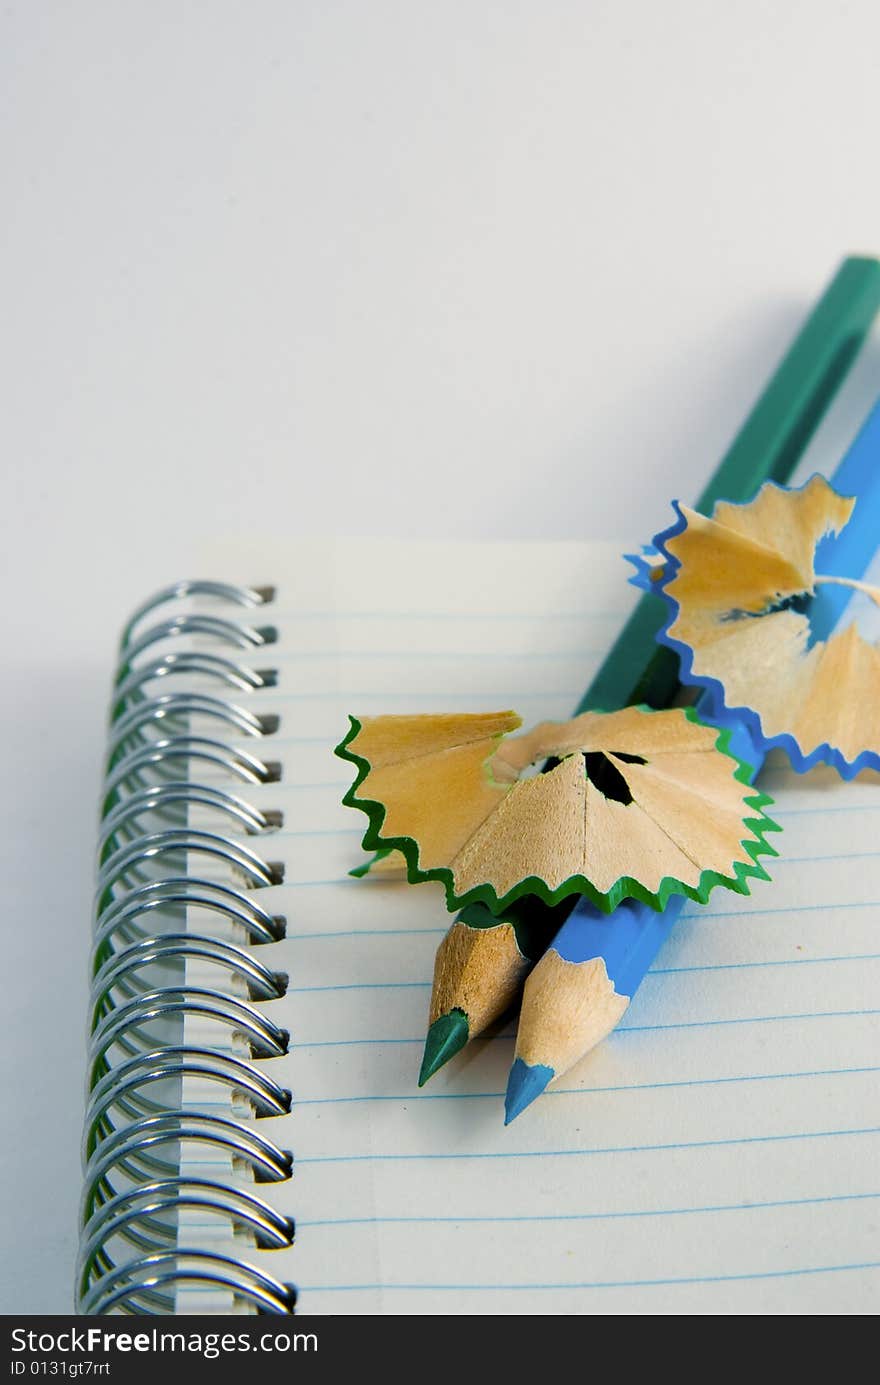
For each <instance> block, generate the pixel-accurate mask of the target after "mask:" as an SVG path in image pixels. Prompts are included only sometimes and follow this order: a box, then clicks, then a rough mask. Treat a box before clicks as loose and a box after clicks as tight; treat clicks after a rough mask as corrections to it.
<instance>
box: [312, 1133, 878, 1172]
mask: <svg viewBox="0 0 880 1385" xmlns="http://www.w3.org/2000/svg"><path fill="white" fill-rule="evenodd" d="M857 1135H880V1126H866V1127H865V1128H863V1129H857V1130H803V1131H800V1132H797V1133H795V1134H791V1135H742V1136H739V1137H737V1138H731V1139H725V1140H682V1141H678V1142H676V1143H674V1144H659V1145H595V1146H593V1148H591V1149H520V1150H513V1149H511V1150H491V1151H483V1152H467V1153H465V1152H462V1151H460V1150H459V1151H456V1152H455V1153H453V1154H446V1153H444V1154H439V1153H436V1154H435V1153H431V1154H425V1153H420V1154H376V1153H372V1154H315V1155H305V1156H304V1157H303V1158H301V1159H298V1160H297V1164H300V1165H302V1164H384V1163H403V1162H408V1163H413V1162H418V1161H419V1160H421V1159H430V1160H432V1161H436V1162H440V1163H444V1162H445V1163H449V1162H451V1161H455V1160H469V1159H472V1160H479V1161H481V1162H482V1161H483V1160H489V1159H584V1158H589V1157H591V1156H592V1155H595V1154H663V1153H668V1152H670V1151H672V1150H679V1149H721V1148H724V1147H726V1146H729V1145H756V1144H782V1143H784V1142H789V1141H790V1142H794V1141H796V1140H831V1139H838V1138H840V1137H841V1136H843V1137H850V1138H851V1137H853V1136H857Z"/></svg>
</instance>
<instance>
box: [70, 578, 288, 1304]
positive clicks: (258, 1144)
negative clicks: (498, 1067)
mask: <svg viewBox="0 0 880 1385" xmlns="http://www.w3.org/2000/svg"><path fill="white" fill-rule="evenodd" d="M273 598H274V589H273V588H271V587H260V588H248V587H235V586H230V585H228V584H226V583H220V582H207V581H185V582H178V583H175V584H174V585H172V586H170V587H166V588H164V589H163V590H162V591H160V592H157V593H156V594H155V595H154V596H153V597H151V598H150V599H149V600H148V601H146V602H144V603H143V605H142V606H140V607H139V608H138V609H137V610H136V611H135V612H134V614H133V615H132V617H131V618H130V620H129V621H128V623H127V625H126V627H125V630H124V632H123V636H122V640H121V644H120V650H119V662H118V667H117V670H116V674H115V676H114V680H113V694H112V698H111V712H110V732H109V737H108V750H107V760H106V769H105V777H104V784H103V788H102V795H101V798H102V802H101V825H100V831H99V844H98V864H97V876H96V897H95V915H94V933H93V945H92V954H91V975H92V992H91V1001H90V1017H89V1026H90V1039H89V1070H88V1084H89V1096H88V1105H87V1110H86V1119H85V1126H84V1131H83V1162H84V1169H85V1176H84V1188H83V1198H82V1208H81V1236H80V1253H79V1259H78V1264H77V1282H76V1307H77V1311H78V1312H80V1313H128V1314H132V1313H134V1314H140V1313H158V1314H165V1313H174V1312H175V1311H176V1305H177V1301H178V1294H179V1292H181V1291H185V1290H187V1289H188V1288H191V1287H192V1286H197V1287H199V1288H201V1289H202V1290H204V1289H208V1290H212V1291H214V1292H220V1293H221V1294H223V1295H224V1296H229V1295H231V1296H232V1301H233V1302H234V1303H235V1305H236V1307H238V1308H239V1309H244V1310H246V1311H255V1312H260V1313H282V1314H284V1313H292V1312H293V1311H294V1307H295V1303H296V1290H295V1288H294V1287H293V1286H292V1285H290V1284H285V1283H282V1282H281V1281H280V1280H278V1279H276V1278H275V1277H274V1276H273V1275H271V1274H269V1273H267V1271H266V1270H265V1269H264V1268H263V1267H262V1264H256V1263H252V1262H251V1261H250V1260H248V1259H246V1258H244V1257H240V1256H239V1255H238V1254H237V1253H232V1254H230V1253H228V1251H229V1246H230V1244H231V1237H232V1235H233V1234H234V1235H235V1237H236V1244H244V1245H246V1244H247V1243H248V1242H250V1244H251V1245H252V1246H253V1247H254V1249H255V1250H259V1251H263V1250H272V1249H284V1248H288V1247H290V1246H291V1245H292V1244H293V1239H294V1231H295V1228H294V1224H293V1221H292V1220H291V1219H290V1218H289V1217H285V1216H282V1215H281V1214H280V1213H278V1212H276V1211H275V1210H274V1209H273V1208H272V1207H271V1206H270V1204H269V1203H267V1202H266V1201H265V1200H264V1199H263V1198H262V1197H260V1196H259V1195H258V1194H257V1192H256V1185H257V1184H264V1183H274V1182H280V1181H284V1180H286V1179H288V1178H289V1177H290V1176H291V1172H292V1168H293V1156H292V1155H291V1154H290V1153H289V1152H288V1151H286V1150H284V1149H283V1148H281V1147H280V1146H279V1145H278V1144H277V1142H276V1141H275V1140H274V1139H273V1138H272V1137H271V1136H270V1135H269V1134H268V1133H267V1134H264V1133H263V1128H258V1123H259V1125H260V1127H262V1122H263V1121H266V1122H267V1126H266V1127H265V1128H266V1129H268V1127H269V1126H271V1125H272V1117H277V1116H281V1115H285V1114H287V1113H288V1112H289V1111H290V1108H291V1101H292V1098H291V1094H290V1092H289V1091H287V1090H286V1088H284V1087H282V1086H281V1085H280V1084H279V1083H278V1082H277V1081H275V1079H274V1078H273V1077H272V1075H271V1073H270V1072H268V1071H267V1070H266V1069H265V1067H264V1066H263V1065H262V1060H263V1059H265V1058H268V1057H277V1056H279V1055H281V1054H284V1053H286V1052H287V1049H288V1044H289V1035H288V1034H287V1032H286V1030H284V1029H282V1028H281V1027H279V1026H278V1025H277V1024H275V1022H274V1021H273V1020H272V1019H271V1018H270V1017H269V1016H268V1014H266V1013H264V1012H263V1011H262V1010H261V1004H262V1003H263V1002H265V1001H271V1000H276V999H278V998H279V997H280V996H282V995H283V994H284V993H285V990H286V987H287V978H286V976H284V975H282V974H280V973H278V972H276V971H273V970H272V968H271V967H269V966H266V965H265V964H264V963H263V962H262V961H261V960H260V958H259V956H258V953H257V951H255V949H258V947H259V945H260V944H265V943H272V942H276V941H277V940H278V939H279V938H281V937H283V936H284V931H285V921H284V919H283V918H281V917H279V916H277V915H273V914H272V913H270V912H269V910H267V909H266V908H265V907H264V906H263V905H262V904H261V903H260V901H259V898H258V895H259V892H260V890H261V889H264V888H265V887H266V886H269V885H273V884H277V883H278V882H279V881H280V880H281V879H282V876H283V867H282V866H281V865H279V864H278V863H276V862H273V861H271V860H269V859H267V858H266V854H265V852H264V851H263V850H262V849H261V846H260V838H261V837H263V836H265V835H266V834H269V833H271V832H272V831H273V830H275V829H277V828H278V827H279V826H280V825H281V821H282V817H281V814H280V813H279V812H278V811H276V810H274V809H267V808H265V807H262V806H260V805H259V804H256V803H253V802H251V801H249V800H248V796H247V786H251V787H255V786H260V785H265V784H271V783H273V782H274V781H275V780H277V779H278V778H279V777H280V773H281V771H280V766H279V765H278V764H277V763H275V762H273V761H271V760H267V759H265V758H264V757H263V756H262V755H260V754H253V753H251V752H249V751H245V750H243V749H241V748H240V747H239V746H236V745H235V744H231V743H229V742H228V741H227V740H225V739H223V738H222V737H223V735H224V733H231V734H232V735H234V736H235V737H236V738H238V739H244V738H248V739H249V740H252V741H256V740H260V739H263V738H265V737H267V736H271V735H273V734H274V732H275V731H276V730H277V729H278V725H279V719H278V717H277V716H276V715H274V714H272V713H267V714H262V713H256V712H254V711H253V710H250V709H248V708H245V707H242V706H240V705H239V704H238V703H237V702H236V701H235V700H234V692H235V691H236V690H238V691H239V692H242V691H244V692H248V693H250V692H254V691H255V690H258V689H263V688H271V687H273V686H274V685H275V683H276V679H277V672H276V670H275V669H272V668H267V669H261V670H256V669H253V668H251V667H249V666H248V665H246V664H244V663H242V662H241V661H240V659H239V658H237V657H233V655H234V654H245V655H246V654H248V652H250V653H251V654H252V653H253V652H254V651H256V650H263V649H266V648H268V647H271V645H272V644H273V643H274V642H275V640H276V639H277V631H276V629H275V627H274V626H272V625H256V624H250V623H249V622H245V621H244V620H241V619H234V618H231V617H230V615H228V614H227V613H226V609H228V608H230V607H232V608H235V607H238V608H239V609H240V610H242V611H255V610H260V609H261V608H262V607H264V606H266V605H267V604H268V603H270V602H271V601H272V600H273ZM194 600H195V601H196V603H197V606H198V605H199V604H200V603H202V602H204V601H206V600H207V601H209V602H214V603H217V602H219V603H220V604H221V606H222V607H223V608H225V609H224V611H223V614H220V615H217V614H211V613H206V612H205V611H203V610H201V609H198V608H197V609H193V607H192V603H193V601H194ZM181 603H182V605H181ZM160 608H162V609H161V613H160V614H159V615H158V616H156V618H155V620H152V619H151V618H152V617H154V615H155V613H157V612H159V611H160ZM166 608H171V609H170V613H169V610H167V609H166ZM200 640H207V641H208V642H209V643H211V644H213V645H216V646H219V647H220V648H221V649H222V650H223V652H222V653H215V652H212V650H211V649H201V648H199V647H198V641H200ZM224 690H225V691H226V692H228V694H229V695H228V696H224V695H223V691H224ZM203 722H206V723H208V726H209V727H213V728H214V729H213V732H212V731H211V730H210V729H208V728H206V730H205V733H204V734H202V733H200V732H199V731H198V730H197V729H196V727H197V726H200V725H201V724H202V723H203ZM233 834H235V835H233ZM243 838H247V844H246V843H245V841H244V840H243ZM190 911H195V912H197V913H198V916H199V919H198V924H197V926H193V925H192V924H190V923H189V922H188V918H189V914H190ZM193 967H197V968H198V973H197V980H195V981H194V980H193V975H194V973H193V971H192V968H193ZM188 969H189V971H188ZM206 975H207V977H208V981H207V982H206V983H204V984H203V983H202V978H203V977H205V976H206ZM205 1026H208V1028H207V1029H205ZM207 1032H210V1034H212V1035H214V1034H217V1035H222V1034H225V1035H227V1036H228V1041H227V1042H221V1040H220V1039H219V1038H218V1040H217V1041H216V1043H215V1042H214V1040H213V1039H210V1040H207V1041H205V1040H203V1039H202V1037H201V1036H202V1034H203V1033H207ZM194 1082H195V1083H197V1084H199V1086H198V1089H199V1090H201V1084H206V1083H207V1084H209V1086H210V1088H211V1089H213V1090H215V1091H217V1093H218V1094H219V1095H220V1096H221V1098H223V1102H222V1106H220V1107H219V1109H220V1110H221V1111H225V1112H226V1113H223V1114H218V1110H217V1109H207V1108H208V1107H211V1108H217V1107H218V1105H219V1103H217V1102H212V1101H206V1103H205V1109H199V1108H198V1106H193V1105H191V1104H187V1100H186V1092H187V1091H188V1090H189V1091H192V1086H191V1084H192V1083H194ZM199 1148H203V1149H206V1150H208V1151H212V1155H211V1157H212V1160H213V1161H214V1162H215V1163H218V1162H219V1167H220V1169H221V1170H223V1169H225V1168H228V1169H229V1170H230V1177H229V1178H228V1179H227V1178H226V1177H223V1176H217V1177H214V1176H210V1177H207V1176H202V1175H201V1174H200V1173H198V1172H193V1171H191V1169H196V1168H197V1165H194V1164H193V1163H192V1151H193V1149H195V1150H198V1149H199ZM187 1159H189V1164H188V1163H187ZM233 1161H234V1167H235V1170H236V1173H235V1177H233V1176H232V1170H233ZM241 1169H245V1170H248V1171H249V1180H250V1181H245V1182H240V1181H236V1180H237V1179H238V1178H239V1173H238V1171H239V1170H241ZM190 1214H196V1215H198V1216H199V1217H200V1218H207V1219H208V1220H207V1221H206V1222H203V1221H199V1223H198V1225H199V1226H202V1225H206V1226H207V1225H211V1226H214V1225H215V1224H216V1227H217V1228H219V1229H220V1230H221V1231H224V1230H225V1232H226V1233H228V1235H227V1236H226V1238H225V1240H224V1241H222V1242H218V1243H217V1244H216V1245H215V1244H214V1242H213V1241H211V1239H210V1237H208V1236H205V1237H203V1238H202V1239H203V1242H204V1243H202V1244H195V1245H194V1244H190V1243H189V1240H188V1237H191V1236H192V1234H193V1233H192V1231H187V1229H186V1228H187V1217H188V1216H189V1215H190ZM224 1301H226V1300H225V1299H224Z"/></svg>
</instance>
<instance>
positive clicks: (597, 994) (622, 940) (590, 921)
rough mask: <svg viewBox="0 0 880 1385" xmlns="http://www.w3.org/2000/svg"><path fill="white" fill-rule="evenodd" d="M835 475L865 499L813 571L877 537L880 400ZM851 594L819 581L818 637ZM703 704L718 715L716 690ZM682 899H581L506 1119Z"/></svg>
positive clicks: (645, 965)
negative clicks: (660, 903)
mask: <svg viewBox="0 0 880 1385" xmlns="http://www.w3.org/2000/svg"><path fill="white" fill-rule="evenodd" d="M832 484H833V485H834V487H835V489H836V490H837V491H839V492H840V493H841V494H843V495H850V496H851V495H855V496H857V497H858V501H857V503H856V506H855V509H854V511H853V516H852V519H851V520H850V522H849V523H848V524H847V526H846V527H845V528H844V529H843V530H842V532H841V533H840V534H838V535H828V536H826V537H825V538H824V539H823V540H822V541H821V543H820V545H819V548H818V550H817V554H816V564H815V566H816V570H817V571H821V572H822V573H823V574H824V575H827V576H829V577H856V578H859V577H861V576H862V575H863V574H864V572H865V571H866V569H867V568H868V567H869V565H870V563H871V561H872V559H873V557H874V554H875V553H876V551H877V548H878V545H880V401H878V403H877V404H876V405H875V406H874V408H873V410H872V411H871V413H870V415H869V416H868V418H867V420H866V422H865V424H864V425H863V427H862V429H861V430H860V432H859V434H858V436H857V438H856V440H855V442H854V443H853V444H852V446H851V447H850V449H849V451H848V452H847V454H846V456H845V457H844V459H843V461H842V462H841V463H840V465H839V466H838V468H837V470H836V471H835V473H834V476H833V478H832ZM852 595H853V591H852V588H850V587H842V586H835V585H832V584H823V585H822V586H820V587H819V588H818V589H817V593H816V595H815V596H814V597H813V598H812V601H811V605H810V626H811V634H812V638H813V639H814V640H819V639H826V638H827V637H828V635H829V634H830V633H831V631H832V630H833V628H834V626H835V625H836V624H837V623H838V621H839V620H840V619H841V617H842V616H843V614H844V611H845V609H846V606H847V604H848V602H849V601H850V600H851V598H852ZM699 706H700V710H701V712H702V713H703V714H705V715H707V716H708V717H709V718H710V719H711V717H712V706H711V700H710V695H709V694H704V695H703V697H702V698H701V699H700V703H699ZM731 750H732V751H733V752H734V753H736V754H737V755H740V756H741V757H742V758H743V759H744V760H746V761H747V762H748V763H749V764H751V765H753V766H754V767H755V773H757V772H758V770H759V768H760V766H761V763H762V758H763V757H762V755H761V752H760V751H759V750H758V747H757V746H756V745H755V744H754V742H753V741H752V738H751V736H750V735H749V733H748V732H747V730H746V728H745V727H743V726H739V727H737V728H736V730H735V732H734V736H733V738H732V740H731ZM684 903H685V901H684V899H683V897H681V896H678V897H676V898H674V899H672V900H671V901H670V903H669V904H668V905H667V907H666V909H665V910H664V911H663V913H657V912H655V911H654V910H653V909H649V908H647V907H646V906H645V905H643V904H639V903H637V902H636V901H628V902H627V903H625V904H623V905H621V906H620V907H619V908H618V909H616V910H615V911H614V913H613V914H610V915H609V914H601V913H600V912H599V911H598V910H597V909H595V908H594V907H593V906H592V905H591V904H589V903H588V902H587V901H586V900H583V899H582V900H580V901H579V902H578V904H577V906H576V907H575V909H574V910H573V912H572V913H571V915H570V916H569V918H568V919H567V920H566V922H565V923H564V924H563V925H562V928H561V929H560V931H559V933H558V934H557V936H556V938H555V940H554V942H553V943H552V945H551V946H550V947H549V948H548V950H547V952H546V953H545V954H544V956H543V957H542V958H541V960H540V962H538V964H537V966H536V967H535V968H534V970H533V971H532V973H531V975H530V976H529V978H528V980H527V981H526V984H525V989H524V992H523V1002H522V1009H521V1012H520V1021H519V1031H518V1033H517V1042H516V1054H515V1057H514V1062H513V1066H512V1068H511V1070H510V1076H509V1079H508V1085H507V1096H506V1100H505V1117H506V1119H505V1124H509V1123H510V1122H511V1121H512V1120H514V1119H515V1118H516V1117H517V1116H518V1115H520V1113H521V1112H522V1111H524V1110H525V1109H526V1107H527V1106H529V1105H530V1104H531V1102H533V1101H534V1100H535V1098H536V1097H538V1096H540V1094H541V1092H543V1091H544V1089H545V1087H546V1086H547V1085H548V1083H549V1082H552V1081H553V1079H554V1078H556V1077H561V1076H562V1075H563V1073H565V1072H567V1071H568V1070H569V1069H570V1068H571V1067H573V1066H574V1064H575V1063H577V1062H579V1061H580V1059H581V1058H583V1057H584V1056H585V1055H586V1054H587V1053H589V1051H590V1049H592V1048H594V1047H595V1045H596V1044H597V1043H599V1042H600V1041H601V1040H602V1039H604V1038H605V1037H606V1036H607V1035H608V1034H610V1033H611V1031H612V1030H613V1029H614V1028H615V1027H616V1025H617V1023H618V1022H619V1020H620V1018H621V1016H622V1015H623V1014H624V1012H625V1011H626V1009H627V1007H628V1006H629V1003H630V1001H631V1000H632V997H633V996H634V995H635V993H636V991H637V990H638V987H639V984H640V983H641V980H642V978H643V976H644V975H645V973H646V972H647V971H648V969H649V968H650V966H651V963H652V962H653V960H654V958H655V957H656V955H657V952H658V951H659V949H660V947H661V946H662V945H663V942H664V941H665V939H666V937H667V936H668V934H669V932H670V930H671V929H672V927H673V925H674V923H675V920H676V919H677V918H678V916H679V914H680V913H681V910H682V908H683V906H684Z"/></svg>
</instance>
